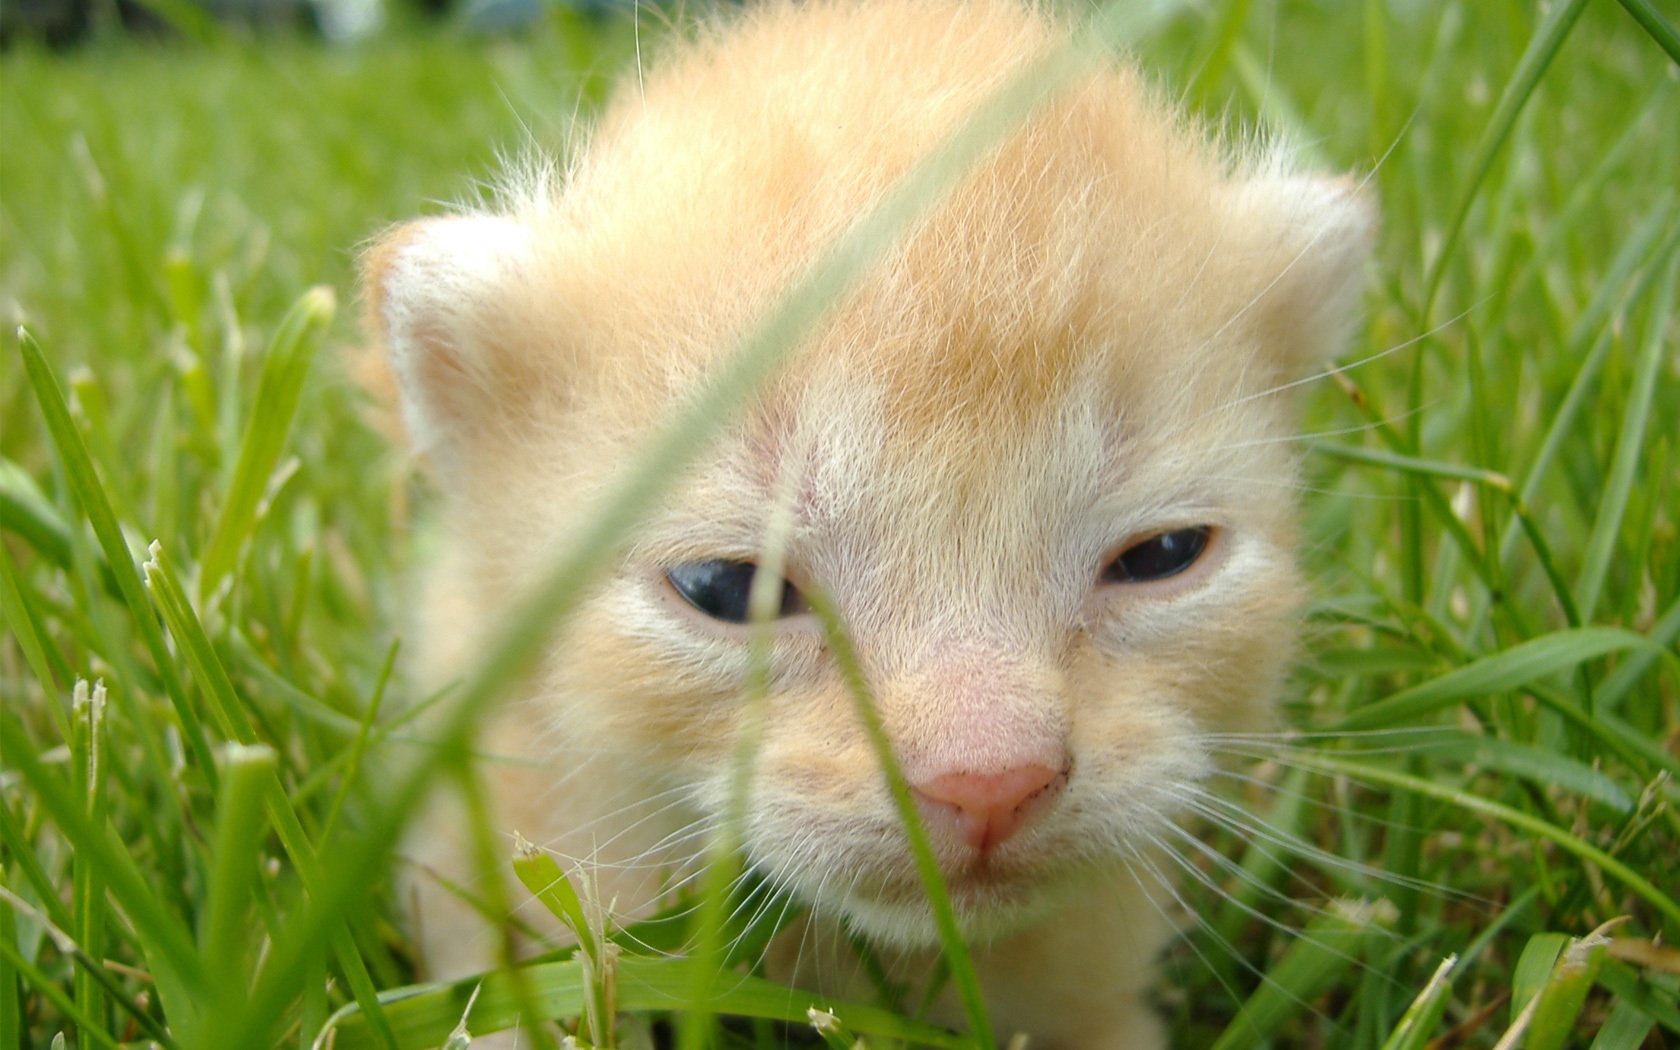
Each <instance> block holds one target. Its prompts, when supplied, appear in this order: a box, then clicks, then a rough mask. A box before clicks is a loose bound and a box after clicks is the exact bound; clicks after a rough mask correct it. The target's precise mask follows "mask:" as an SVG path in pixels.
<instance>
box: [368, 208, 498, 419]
mask: <svg viewBox="0 0 1680 1050" xmlns="http://www.w3.org/2000/svg"><path fill="white" fill-rule="evenodd" d="M388 243H389V244H390V246H389V247H388V248H385V249H383V250H377V249H376V252H375V259H376V262H375V272H374V274H373V280H374V281H375V282H376V284H377V291H376V300H377V302H378V304H379V314H380V320H381V323H382V324H383V326H384V335H385V348H386V354H387V357H388V359H389V361H390V365H391V370H392V372H393V373H395V375H396V379H397V389H398V391H399V394H400V396H401V400H402V414H403V422H404V425H405V426H406V427H407V429H408V432H409V436H410V439H411V440H412V441H413V442H414V443H415V445H416V446H417V447H419V448H420V449H422V450H427V451H432V450H439V451H443V450H447V448H448V446H449V445H450V443H451V441H452V439H453V438H454V437H455V436H457V435H458V432H459V430H460V428H461V426H462V425H463V424H464V423H467V422H468V421H469V420H470V419H471V418H472V417H473V416H474V415H475V414H478V413H481V412H485V411H492V410H493V406H492V405H490V404H486V403H485V402H486V401H489V400H492V399H493V398H494V397H495V391H494V389H493V387H494V386H495V385H497V384H495V382H494V380H495V377H496V376H497V374H498V372H499V371H500V370H501V368H502V367H503V366H504V365H506V364H507V363H508V362H505V361H498V360H496V359H495V358H496V357H497V356H498V355H497V353H496V351H495V347H494V345H493V343H492V342H491V341H490V340H489V339H487V338H486V328H487V322H488V321H489V320H491V319H492V316H493V312H494V304H495V301H496V300H497V297H498V295H499V294H500V293H501V292H502V290H503V288H504V287H505V286H506V284H507V283H508V282H509V281H510V280H512V279H513V278H514V277H515V275H516V274H517V273H518V272H519V270H520V268H521V267H522V266H523V265H525V264H526V262H527V260H528V259H529V256H530V239H529V235H528V233H527V232H526V230H525V228H524V226H523V225H522V224H520V223H519V222H517V221H515V220H513V219H508V218H503V217H500V216H491V215H466V216H458V217H452V218H444V219H428V220H422V221H420V222H417V223H413V224H411V225H409V226H406V227H404V228H402V229H400V230H398V231H396V232H395V233H394V234H392V235H391V237H390V238H389V239H388Z"/></svg>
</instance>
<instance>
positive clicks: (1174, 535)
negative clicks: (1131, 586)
mask: <svg viewBox="0 0 1680 1050" xmlns="http://www.w3.org/2000/svg"><path fill="white" fill-rule="evenodd" d="M1212 533H1213V530H1212V529H1210V528H1208V527H1207V526H1206V525H1198V526H1197V527H1195V528H1193V529H1174V530H1173V531H1171V532H1163V533H1161V534H1159V535H1156V536H1151V537H1149V538H1148V539H1146V540H1139V541H1138V542H1137V543H1134V544H1132V545H1131V546H1130V547H1127V548H1126V549H1125V550H1123V551H1121V552H1120V555H1119V556H1118V557H1117V558H1115V559H1114V560H1113V561H1112V562H1109V564H1108V566H1107V567H1106V568H1105V569H1103V575H1102V578H1103V582H1104V583H1147V582H1148V581H1150V580H1164V579H1166V578H1167V577H1168V576H1177V575H1178V574H1179V573H1181V572H1183V571H1184V570H1185V569H1188V568H1189V567H1190V566H1192V565H1194V564H1195V563H1196V559H1197V558H1200V557H1201V556H1202V552H1203V551H1205V550H1207V545H1208V537H1209V536H1210V535H1212Z"/></svg>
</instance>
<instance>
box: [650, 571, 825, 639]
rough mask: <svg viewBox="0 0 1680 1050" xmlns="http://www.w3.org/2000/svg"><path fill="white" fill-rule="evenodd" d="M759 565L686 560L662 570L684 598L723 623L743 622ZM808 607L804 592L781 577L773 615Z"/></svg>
mask: <svg viewBox="0 0 1680 1050" xmlns="http://www.w3.org/2000/svg"><path fill="white" fill-rule="evenodd" d="M757 574H758V566H756V565H754V564H753V563H752V562H750V561H724V560H723V559H721V558H719V559H716V560H713V561H689V562H683V563H682V564H681V565H673V566H672V567H671V568H669V569H667V570H665V579H666V580H668V581H670V584H671V588H672V590H675V591H676V592H677V593H678V594H680V595H682V597H683V600H684V601H686V602H688V604H690V605H692V606H694V607H695V608H696V609H699V610H700V611H701V612H703V613H705V614H706V615H707V616H710V617H711V618H712V619H714V620H722V621H723V622H724V623H746V622H747V619H748V615H749V614H748V609H747V605H748V599H749V597H750V596H751V595H752V585H753V577H754V576H755V575H757ZM807 611H809V607H808V606H807V605H806V604H805V596H804V595H803V594H800V593H799V591H798V590H797V589H796V588H795V587H794V586H793V584H791V583H789V582H787V581H786V580H783V581H782V596H781V600H780V601H779V603H778V604H777V606H776V616H777V618H778V619H779V618H781V617H784V616H798V615H799V614H801V613H804V612H807Z"/></svg>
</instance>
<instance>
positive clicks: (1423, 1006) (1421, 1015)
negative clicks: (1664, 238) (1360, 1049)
mask: <svg viewBox="0 0 1680 1050" xmlns="http://www.w3.org/2000/svg"><path fill="white" fill-rule="evenodd" d="M1457 964H1458V956H1456V955H1449V956H1447V957H1446V958H1445V959H1442V960H1441V965H1439V966H1437V967H1435V973H1434V974H1433V975H1431V976H1430V978H1429V983H1428V984H1426V985H1424V986H1423V991H1421V992H1419V993H1418V995H1417V998H1416V999H1413V1000H1412V1005H1411V1006H1409V1007H1407V1008H1406V1012H1405V1013H1404V1014H1402V1015H1401V1017H1400V1023H1399V1024H1397V1025H1395V1026H1394V1031H1392V1032H1390V1033H1389V1036H1388V1038H1387V1039H1386V1040H1384V1041H1383V1045H1382V1050H1424V1048H1425V1047H1427V1046H1428V1045H1429V1044H1430V1042H1431V1040H1433V1039H1434V1036H1435V1030H1436V1029H1437V1028H1438V1027H1439V1026H1440V1024H1441V1016H1442V1014H1444V1013H1445V1012H1446V1009H1447V997H1448V996H1449V995H1451V994H1452V975H1453V967H1454V966H1456V965H1457Z"/></svg>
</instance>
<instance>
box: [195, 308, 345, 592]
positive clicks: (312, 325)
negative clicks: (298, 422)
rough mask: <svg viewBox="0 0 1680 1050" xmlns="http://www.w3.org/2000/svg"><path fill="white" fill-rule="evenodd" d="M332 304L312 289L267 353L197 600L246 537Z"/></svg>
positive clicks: (222, 575) (230, 564) (228, 567)
mask: <svg viewBox="0 0 1680 1050" xmlns="http://www.w3.org/2000/svg"><path fill="white" fill-rule="evenodd" d="M335 311H336V302H335V300H334V298H333V294H332V291H331V290H330V289H328V288H311V289H310V290H309V291H307V292H305V293H304V295H303V297H302V298H301V299H299V300H298V302H297V305H295V306H293V307H292V309H291V312H290V313H288V314H287V315H286V317H285V319H284V320H283V321H281V322H280V327H279V329H278V330H277V331H276V332H275V333H274V339H273V341H272V342H270V343H269V346H268V351H267V352H266V353H265V354H264V355H263V365H262V375H261V377H260V378H259V379H258V380H257V389H256V393H255V394H254V395H253V396H252V404H253V406H254V410H253V411H252V413H251V418H250V420H249V421H248V422H247V423H246V426H245V436H244V438H243V439H242V440H241V441H240V444H239V459H238V462H237V463H236V464H235V465H234V468H233V475H232V477H231V478H230V479H229V483H228V488H227V495H226V497H225V498H224V500H223V503H222V512H221V515H220V517H218V518H217V519H216V528H215V531H214V532H212V533H211V534H210V542H209V544H208V546H206V548H205V550H204V558H203V561H202V563H201V565H200V571H199V578H198V595H199V600H200V601H203V602H209V601H210V600H211V599H212V597H213V596H215V595H216V593H217V590H218V588H220V587H221V585H222V583H223V581H224V580H225V579H226V578H227V577H228V576H229V574H231V573H232V572H233V568H234V563H235V561H236V560H237V559H238V557H239V551H240V549H241V548H242V547H243V546H244V544H245V542H246V541H247V540H248V539H249V538H250V533H251V527H252V524H253V523H254V521H255V518H256V513H257V504H258V502H259V501H260V500H261V499H262V494H263V491H264V489H266V488H267V486H268V481H269V477H270V475H271V474H272V473H273V472H274V467H275V464H276V463H278V462H279V460H280V453H281V452H282V451H283V450H284V449H285V446H286V435H287V434H288V433H289V432H290V431H291V428H292V418H293V417H294V416H295V415H296V414H297V406H298V399H299V398H300V397H301V396H302V393H303V381H304V379H305V378H306V377H307V376H308V374H309V364H310V361H311V360H312V359H313V357H314V353H315V340H316V336H317V335H318V334H319V333H320V332H321V330H323V329H324V328H325V327H326V326H327V325H328V324H329V323H330V322H331V321H332V317H333V314H334V312H335Z"/></svg>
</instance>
